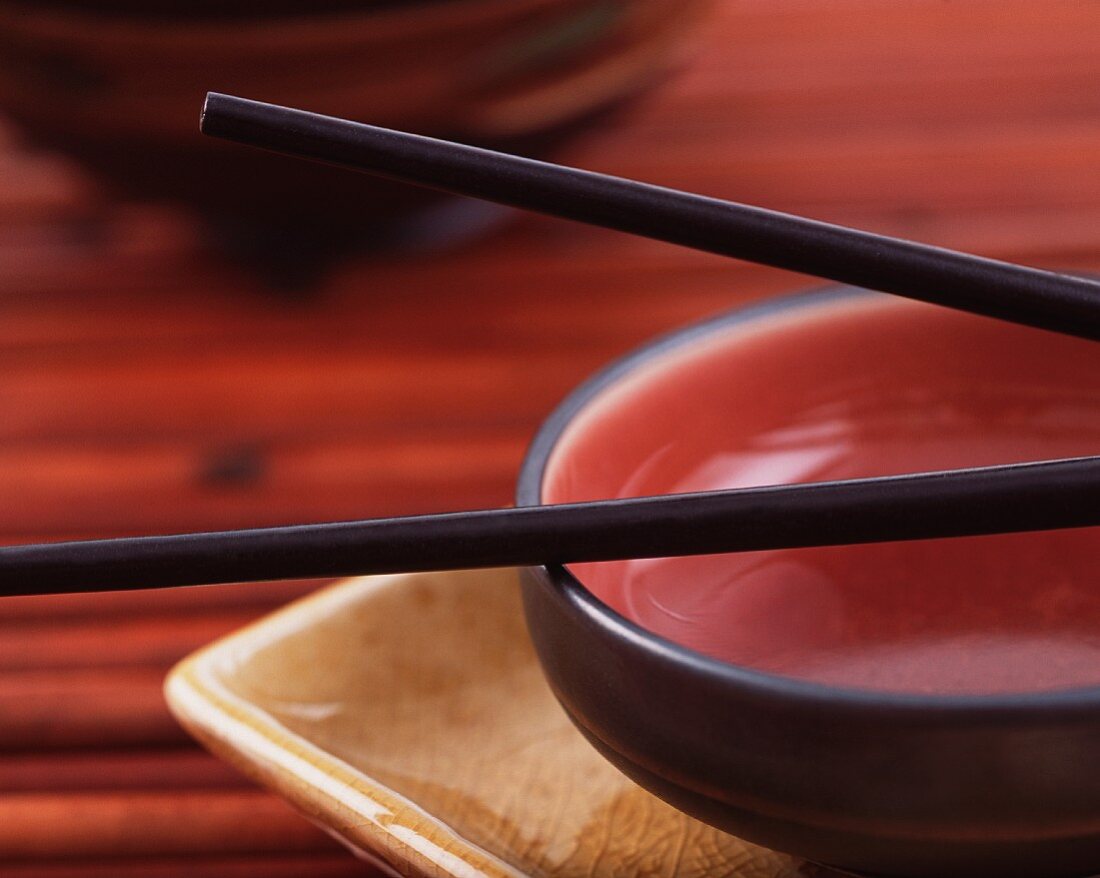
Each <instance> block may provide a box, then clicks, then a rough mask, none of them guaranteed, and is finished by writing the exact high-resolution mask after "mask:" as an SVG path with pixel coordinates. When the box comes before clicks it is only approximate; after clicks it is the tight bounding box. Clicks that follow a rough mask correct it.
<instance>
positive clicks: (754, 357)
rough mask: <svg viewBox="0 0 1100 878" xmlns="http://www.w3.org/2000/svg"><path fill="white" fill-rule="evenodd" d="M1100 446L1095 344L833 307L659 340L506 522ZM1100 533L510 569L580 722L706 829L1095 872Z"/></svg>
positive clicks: (954, 870)
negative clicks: (541, 507)
mask: <svg viewBox="0 0 1100 878" xmlns="http://www.w3.org/2000/svg"><path fill="white" fill-rule="evenodd" d="M1097 451H1100V348H1097V347H1096V346H1095V345H1094V344H1092V343H1091V342H1088V341H1081V340H1078V339H1072V338H1067V337H1063V336H1060V335H1057V334H1054V333H1049V332H1043V331H1039V330H1033V329H1027V328H1023V327H1019V326H1014V325H1009V324H1006V323H1001V322H999V321H995V320H990V319H986V318H981V317H976V316H972V315H967V314H963V313H960V312H955V311H951V310H948V309H944V308H939V307H936V306H932V305H927V304H922V303H917V302H912V301H908V300H905V299H900V298H895V297H891V296H884V295H877V294H870V293H866V292H862V291H857V290H851V289H839V290H832V291H827V292H823V293H817V294H811V295H804V296H799V297H793V298H788V299H783V300H778V301H774V302H770V303H767V304H765V305H762V306H757V307H753V308H749V309H745V310H741V311H738V312H734V313H731V314H729V315H726V316H723V317H720V318H718V319H716V320H713V321H710V322H707V323H704V324H701V325H698V326H695V327H691V328H689V329H686V330H684V331H681V332H677V333H675V334H673V335H670V336H668V337H666V338H663V339H661V340H659V341H657V342H655V343H653V344H651V345H649V346H647V347H645V348H643V349H642V350H640V351H638V352H637V353H634V354H632V355H630V356H628V357H627V358H626V359H624V360H622V361H620V362H618V363H616V364H614V365H613V366H611V367H610V368H608V369H607V370H605V371H604V372H602V373H600V374H599V375H597V376H596V377H595V378H593V379H592V380H590V381H589V382H588V383H587V384H585V385H583V386H582V387H581V388H580V389H579V390H577V391H576V392H575V393H574V394H573V395H572V396H570V397H569V398H568V399H567V400H566V401H565V402H564V403H563V404H562V405H561V406H560V407H559V408H558V409H557V410H556V411H555V412H554V413H553V414H552V415H551V417H550V418H549V420H548V421H547V422H546V424H545V425H544V427H543V428H542V430H541V431H540V433H539V434H538V436H537V437H536V439H535V441H534V442H533V444H532V446H531V449H530V451H529V454H528V457H527V460H526V462H525V465H524V468H523V471H522V474H521V478H520V482H519V487H518V500H519V503H520V504H524V505H528V504H538V503H551V502H555V503H556V502H567V501H580V500H588V499H596V498H604V497H628V496H640V495H647V494H661V493H676V492H686V491H700V490H710V489H719V488H728V487H743V486H750V485H762V484H775V483H786V482H801V481H820V480H830V479H841V478H855V477H864V476H877V475H887V474H893V473H903V472H915V471H922V470H936V469H950V468H956V467H966V466H983V465H993V464H1002V463H1012V462H1021V461H1028V460H1041V459H1046V458H1056V457H1071V456H1078V455H1087V454H1094V453H1096V452H1097ZM1098 550H1100V542H1098V540H1097V530H1096V529H1077V530H1066V531H1056V532H1048V533H1032V534H1016V535H1001V536H991V537H972V538H959V539H953V540H935V541H917V542H906V543H900V542H899V543H884V544H879V545H873V546H848V547H826V548H813V549H801V550H785V551H770V552H755V553H746V554H741V555H724V556H706V557H694V558H676V559H650V560H637V561H623V562H608V563H601V564H580V565H570V566H568V567H560V566H559V567H538V568H533V569H530V570H529V571H527V574H526V577H525V581H524V585H523V598H524V607H525V613H526V617H527V624H528V627H529V629H530V632H531V635H532V638H533V641H534V644H535V647H536V650H537V652H538V655H539V658H540V661H541V663H542V665H543V667H544V670H545V672H546V674H547V677H548V679H549V681H550V684H551V687H552V689H553V691H554V693H555V695H556V696H557V698H558V699H559V701H560V702H561V704H562V705H563V706H564V708H565V710H566V712H567V713H568V714H569V716H570V718H571V719H572V720H573V722H574V723H575V724H576V725H577V727H578V728H579V729H580V730H581V732H582V733H583V734H584V735H585V736H586V737H587V738H588V740H589V741H591V743H592V744H594V745H595V747H596V748H597V749H598V750H599V751H600V752H601V753H603V754H604V755H605V756H606V757H607V758H608V759H609V760H610V761H611V762H613V763H614V764H615V765H616V766H618V767H619V768H620V769H621V770H622V771H623V772H625V773H626V774H627V775H629V776H630V777H632V778H633V779H634V780H636V781H637V782H638V783H639V784H641V785H642V786H644V787H646V788H648V789H649V790H651V791H652V792H654V793H656V794H657V795H658V796H660V797H661V798H663V799H665V800H666V801H668V802H670V803H671V804H673V805H675V806H676V807H678V808H680V809H682V810H684V811H686V812H688V813H689V814H692V815H694V816H696V817H698V818H700V819H702V820H704V821H706V822H708V823H710V824H712V825H714V826H717V827H720V828H722V829H725V830H727V831H729V832H731V833H734V834H736V835H738V836H741V837H743V838H746V839H748V840H750V841H754V842H757V843H760V844H763V845H766V846H768V847H772V848H775V849H777V850H782V851H785V852H789V853H792V854H796V855H799V856H802V857H805V858H807V859H810V860H813V861H815V862H818V863H822V864H826V865H829V866H833V867H836V868H839V869H843V870H847V871H852V872H857V873H860V874H866V875H877V876H898V878H932V876H939V878H943V876H955V878H958V876H961V875H966V876H970V878H981V876H989V878H993V876H998V878H1028V876H1030V878H1039V876H1044V878H1053V876H1082V875H1088V874H1093V873H1095V872H1097V871H1098V870H1100V771H1098V770H1097V769H1096V767H1095V766H1096V754H1097V753H1098V752H1100V588H1098V587H1097V586H1098V585H1100V551H1098Z"/></svg>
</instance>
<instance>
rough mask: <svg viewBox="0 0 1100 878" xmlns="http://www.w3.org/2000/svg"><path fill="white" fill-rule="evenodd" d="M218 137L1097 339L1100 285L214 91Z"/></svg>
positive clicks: (211, 126) (211, 104)
mask: <svg viewBox="0 0 1100 878" xmlns="http://www.w3.org/2000/svg"><path fill="white" fill-rule="evenodd" d="M201 127H202V130H203V131H204V132H205V133H207V134H211V135H214V136H216V137H222V138H226V139H228V140H233V141H237V142H238V143H245V144H249V145H252V146H259V147H263V148H265V149H270V150H274V151H276V152H281V153H286V154H288V155H294V156H299V157H301V158H308V159H314V160H317V161H322V162H327V163H329V164H335V165H340V166H343V167H346V168H352V169H355V170H359V171H366V172H368V173H372V174H376V175H379V176H383V177H389V178H391V179H395V180H401V181H404V182H408V183H415V184H418V185H422V186H428V187H431V188H435V189H442V190H445V191H448V192H454V193H458V194H460V195H468V196H472V197H475V198H481V199H485V200H487V201H495V202H499V203H501V204H507V205H512V206H514V207H521V208H526V209H528V210H534V211H539V212H541V213H546V214H551V215H553V216H559V217H564V218H566V219H572V220H579V221H580V222H585V223H589V224H592V225H597V226H604V227H607V228H611V229H618V230H620V231H624V232H631V233H633V234H636V235H643V236H645V237H648V238H656V239H657V240H661V241H669V242H671V243H674V244H682V245H684V246H687V247H693V248H695V249H697V250H705V251H708V252H711V253H719V254H722V255H725V256H734V257H736V258H738V259H745V260H748V261H750V262H759V263H763V264H765V265H772V266H776V267H779V268H786V269H790V270H791V271H798V272H803V273H805V274H810V275H815V276H817V277H822V278H829V279H831V280H835V281H841V282H843V283H848V284H853V285H855V286H858V287H866V288H868V289H872V290H881V291H883V292H887V293H895V294H897V295H901V296H907V297H909V298H912V299H921V300H924V301H928V302H935V303H937V304H940V305H946V306H948V307H952V308H958V309H961V310H964V311H972V312H974V313H976V314H984V315H987V316H989V317H998V318H1000V319H1002V320H1009V321H1012V322H1015V323H1023V324H1026V325H1029V326H1036V327H1041V328H1043V329H1051V330H1055V331H1057V332H1062V333H1066V334H1068V335H1076V336H1080V337H1082V338H1090V339H1100V283H1098V282H1097V281H1093V280H1086V279H1083V278H1079V277H1070V276H1068V275H1063V274H1057V273H1054V272H1050V271H1042V270H1039V269H1035V268H1026V267H1024V266H1020V265H1012V264H1010V263H1007V262H1000V261H997V260H993V259H985V258H982V257H979V256H972V255H969V254H965V253H958V252H955V251H952V250H944V249H941V248H938V247H931V246H928V245H925V244H917V243H915V242H912V241H905V240H901V239H898V238H889V237H885V236H883V235H875V234H871V233H869V232H861V231H857V230H855V229H849V228H845V227H843V226H836V225H831V224H829V223H823V222H817V221H815V220H809V219H803V218H801V217H796V216H791V215H790V214H784V213H777V212H775V211H771V210H765V209H763V208H759V207H750V206H747V205H744V204H736V203H733V202H729V201H721V200H719V199H716V198H707V197H704V196H701V195H693V194H691V193H687V192H679V191H677V190H674V189H666V188H662V187H660V186H651V185H649V184H646V183H638V182H635V181H632V180H625V179H622V178H620V177H609V176H606V175H603V174H595V173H592V172H589V171H581V170H577V169H575V168H567V167H562V166H560V165H554V164H548V163H546V162H540V161H533V160H531V159H524V158H518V157H516V156H511V155H505V154H503V153H497V152H492V151H490V150H485V149H478V148H475V147H470V146H463V145H460V144H456V143H450V142H448V141H444V140H436V139H433V138H429V137H421V136H418V135H415V134H406V133H404V132H400V131H391V130H389V129H386V128H377V127H374V126H372V125H363V124H359V123H357V122H349V121H346V120H343V119H336V118H333V117H331V116H321V115H317V114H315V113H307V112H304V111H302V110H293V109H289V108H287V107H280V106H276V105H274V104H265V103H260V102H258V101H250V100H246V99H244V98H238V97H232V96H230V95H223V94H217V93H214V92H211V93H210V94H209V95H207V98H206V104H205V106H204V107H203V114H202V122H201Z"/></svg>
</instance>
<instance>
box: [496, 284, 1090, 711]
mask: <svg viewBox="0 0 1100 878" xmlns="http://www.w3.org/2000/svg"><path fill="white" fill-rule="evenodd" d="M893 298H895V297H894V296H891V295H889V294H885V293H877V292H872V291H870V290H864V289H859V288H856V287H848V286H825V287H819V288H816V289H811V290H808V291H803V292H800V293H793V294H786V295H781V296H777V297H774V298H771V299H766V300H763V301H758V302H754V303H751V304H748V305H742V306H739V307H735V308H733V309H731V310H728V311H724V312H722V313H720V314H718V315H717V316H715V317H711V318H708V319H704V320H701V321H697V322H693V323H690V324H687V325H686V326H683V327H681V328H679V329H674V330H672V331H671V332H667V333H664V334H661V335H658V336H656V337H655V338H653V339H651V340H650V341H648V342H645V343H643V344H642V345H641V346H639V347H636V348H634V349H632V350H631V351H629V352H628V353H626V354H625V355H623V356H621V357H619V358H617V359H615V360H612V361H611V362H610V363H609V364H607V365H606V366H604V367H602V368H601V369H599V370H597V371H596V372H595V373H593V374H592V375H591V376H590V377H588V378H587V379H586V380H584V381H583V382H581V383H580V384H579V385H577V387H576V388H574V389H573V390H572V391H571V392H570V393H569V394H568V395H567V396H566V397H565V398H564V399H563V400H562V401H561V402H560V403H559V404H558V405H557V407H556V408H554V409H553V410H552V411H551V413H550V414H549V416H547V418H546V419H545V420H544V421H543V422H542V424H541V426H540V427H539V429H538V430H537V431H536V433H535V435H534V437H533V438H532V440H531V442H530V444H529V445H528V448H527V452H526V454H525V456H524V459H523V462H522V464H521V466H520V470H519V476H518V479H517V484H516V504H517V505H518V506H537V505H541V504H542V496H541V494H542V487H543V479H544V476H545V474H546V468H547V464H548V463H549V460H550V457H551V455H552V454H553V452H554V450H555V449H556V447H557V444H558V441H559V440H560V439H561V437H562V434H563V433H564V431H565V430H566V428H567V427H568V426H569V425H570V424H571V423H572V422H573V420H574V419H575V418H576V417H577V416H578V415H579V414H580V413H581V412H582V411H583V410H584V409H585V408H586V407H587V406H588V405H589V404H590V403H593V402H594V401H595V400H596V398H597V397H599V396H600V395H601V394H602V393H603V392H604V391H605V390H608V389H610V388H611V387H613V386H614V385H616V383H617V382H619V381H620V380H621V379H623V378H625V377H627V376H628V375H630V374H632V373H634V372H635V370H637V369H638V367H640V366H642V365H649V364H651V363H653V362H654V361H655V360H657V359H659V358H660V357H662V356H664V355H666V354H670V353H673V352H676V351H679V350H681V349H683V348H684V347H685V346H686V345H688V344H691V343H693V342H697V341H700V340H702V339H704V338H709V337H711V336H713V335H716V334H718V333H722V332H725V331H728V330H729V329H731V328H733V327H737V328H744V327H746V326H748V325H751V324H753V323H755V322H758V321H765V320H769V319H771V318H774V317H777V316H780V315H789V314H790V313H791V312H797V311H800V310H802V309H809V310H817V309H818V308H821V307H825V308H828V309H833V308H837V307H841V306H843V305H845V304H850V303H854V302H864V301H870V300H878V299H881V300H884V301H885V300H886V299H893ZM532 569H533V570H535V571H536V572H537V573H539V574H540V575H541V577H540V578H541V579H542V580H543V581H544V582H545V583H548V584H549V585H550V587H552V588H553V589H554V590H556V591H557V592H558V593H559V595H560V596H561V597H563V598H564V599H565V600H566V602H567V603H568V604H569V605H570V606H571V607H573V608H575V609H576V610H578V611H579V612H580V613H581V614H582V615H583V616H585V617H586V618H587V619H588V620H589V621H591V622H593V623H595V624H596V625H598V626H600V627H601V628H602V629H603V630H605V631H607V632H609V633H610V634H611V635H612V636H614V637H616V638H618V639H620V640H623V641H627V642H630V643H631V644H632V645H633V646H634V647H635V648H636V649H639V650H642V651H643V652H645V653H647V654H648V655H649V656H650V657H651V658H655V659H657V660H663V661H667V662H671V663H673V664H674V665H676V666H678V667H679V668H680V669H681V670H684V671H686V672H689V673H692V674H695V675H702V676H705V677H708V678H710V679H712V680H713V681H714V682H716V683H718V684H720V685H724V686H727V687H732V688H735V689H738V690H741V691H742V692H744V693H746V694H751V695H755V696H758V697H763V698H765V699H768V700H773V699H776V700H779V701H788V702H792V701H798V702H803V703H807V704H812V703H817V704H826V703H827V704H828V705H830V706H833V707H836V706H838V705H847V706H850V707H852V708H854V709H859V710H878V711H884V712H888V713H895V712H901V713H903V714H905V715H907V716H912V715H914V714H920V715H921V716H922V717H923V718H924V719H925V720H927V719H930V718H934V716H935V715H937V714H939V715H943V716H945V717H950V718H951V719H953V720H959V719H964V718H967V717H972V718H974V719H984V720H991V719H997V718H1002V717H1003V718H1009V717H1013V718H1016V719H1022V718H1024V717H1028V716H1032V717H1033V716H1034V715H1035V714H1036V713H1037V711H1039V710H1041V711H1042V714H1043V716H1044V717H1045V718H1047V719H1051V718H1053V717H1052V714H1059V715H1060V716H1063V717H1065V718H1069V716H1070V715H1073V716H1081V718H1082V719H1083V718H1085V717H1084V714H1087V713H1093V718H1094V719H1095V711H1096V710H1098V709H1100V685H1095V686H1077V687H1067V688H1065V689H1049V690H1037V691H1029V692H998V693H989V694H982V693H967V694H958V695H950V694H924V693H914V692H896V691H890V690H877V689H864V688H859V687H855V686H837V685H831V684H827V683H819V682H814V681H811V680H801V679H798V678H795V677H786V676H782V675H780V674H774V673H769V672H767V671H761V670H756V669H754V668H751V667H748V666H744V665H737V664H733V663H731V662H726V661H723V660H722V659H719V658H714V657H712V656H708V655H705V654H704V653H701V652H698V651H696V650H694V649H691V648H690V647H687V646H683V645H682V644H679V643H676V642H675V641H673V640H670V639H668V638H666V637H663V636H661V635H659V634H655V633H654V632H652V631H649V630H648V629H646V628H644V627H642V626H641V625H639V624H638V623H636V622H634V621H632V620H630V619H628V618H626V617H625V616H623V615H622V614H621V613H619V612H618V611H617V610H615V609H613V608H612V607H611V606H609V605H608V604H606V603H604V602H603V601H602V600H600V598H598V597H597V596H596V595H595V594H594V593H593V592H591V591H589V590H588V589H587V588H586V587H585V586H584V584H583V583H582V582H581V581H580V580H579V579H578V578H577V577H576V576H575V575H574V574H573V573H572V572H571V571H570V570H569V569H568V568H567V567H565V566H564V565H560V564H552V565H543V566H540V567H535V568H532Z"/></svg>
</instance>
